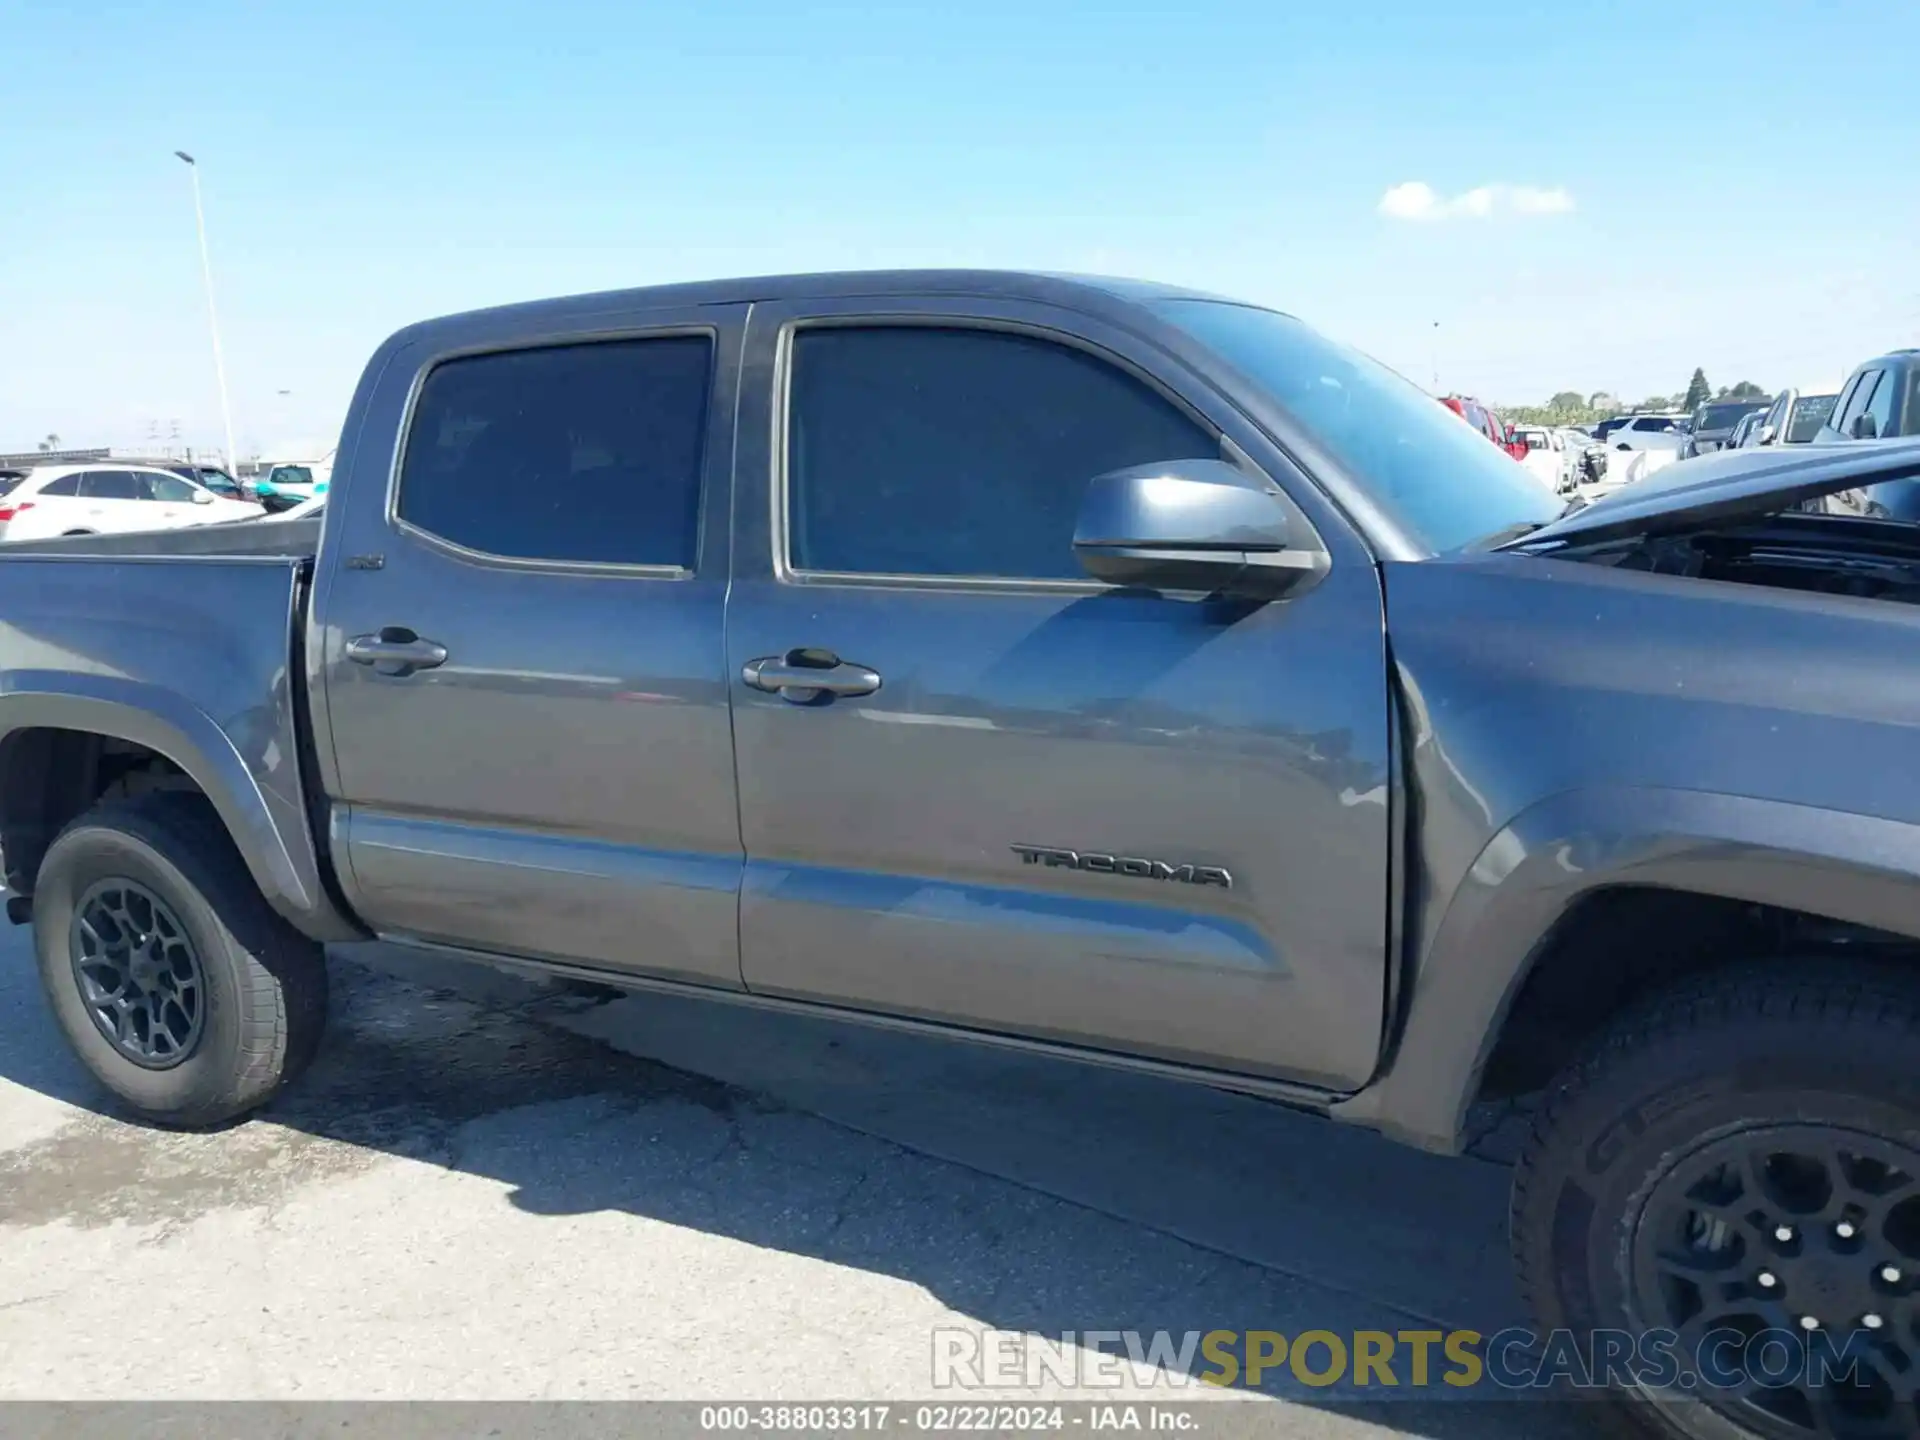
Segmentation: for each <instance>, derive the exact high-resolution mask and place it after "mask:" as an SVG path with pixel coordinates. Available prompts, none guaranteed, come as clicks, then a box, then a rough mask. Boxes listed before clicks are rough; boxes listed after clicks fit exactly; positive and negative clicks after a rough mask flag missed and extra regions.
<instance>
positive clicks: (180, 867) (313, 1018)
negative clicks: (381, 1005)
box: [33, 792, 327, 1127]
mask: <svg viewBox="0 0 1920 1440" xmlns="http://www.w3.org/2000/svg"><path fill="white" fill-rule="evenodd" d="M33 927H34V949H35V952H36V954H37V956H38V959H39V965H40V979H41V983H42V985H43V986H44V987H45V990H46V993H47V998H48V1000H49V1001H50V1002H51V1004H52V1006H53V1011H54V1015H55V1017H56V1018H57V1019H58V1021H59V1023H60V1027H61V1029H62V1030H63V1031H64V1032H65V1034H66V1037H67V1040H68V1042H69V1043H70V1044H71V1045H72V1046H73V1048H74V1051H75V1053H76V1054H77V1055H78V1056H79V1057H80V1060H81V1061H82V1062H83V1063H84V1064H85V1065H86V1067H87V1068H88V1069H89V1070H90V1071H92V1072H93V1074H94V1075H95V1077H97V1078H98V1079H99V1080H100V1082H101V1083H102V1084H104V1085H105V1086H106V1087H107V1088H108V1089H109V1090H111V1091H112V1092H113V1093H114V1094H115V1095H116V1096H118V1097H119V1098H120V1099H121V1100H122V1101H124V1102H125V1103H126V1104H127V1105H128V1106H129V1107H130V1108H132V1109H133V1110H134V1111H136V1112H137V1113H138V1114H140V1115H141V1116H143V1117H144V1118H146V1119H149V1120H152V1121H156V1122H158V1123H160V1124H165V1125H175V1126H182V1127H201V1126H209V1125H218V1124H221V1123H223V1122H225V1121H228V1120H231V1119H234V1118H236V1117H237V1116H240V1115H244V1114H246V1113H247V1112H248V1111H250V1110H253V1109H255V1108H257V1107H258V1106H260V1105H262V1104H265V1103H266V1101H267V1100H268V1099H270V1098H271V1097H272V1095H273V1094H274V1092H275V1091H276V1090H278V1089H279V1087H280V1086H281V1085H282V1084H283V1083H285V1082H286V1081H288V1080H291V1079H292V1078H293V1077H294V1076H295V1075H297V1074H298V1073H299V1072H300V1071H301V1070H302V1069H303V1068H304V1067H305V1066H306V1064H307V1062H308V1061H309V1060H310V1059H311V1058H312V1057H313V1054H314V1051H315V1050H316V1049H317V1048H318V1046H319V1041H320V1034H321V1031H322V1029H323V1028H324V1025H325V1021H326V1008H327V981H326V962H325V952H324V951H323V950H322V948H321V947H320V946H319V945H318V944H317V943H315V942H314V941H312V940H310V939H308V938H307V937H306V936H304V935H302V934H300V933H299V932H298V931H296V930H295V929H294V928H293V927H292V926H291V925H289V924H288V923H287V922H286V921H285V920H283V919H282V918H281V917H280V916H279V915H277V914H276V913H274V911H273V909H272V908H271V907H270V906H269V905H268V904H267V902H266V900H265V898H264V897H262V895H261V894H260V891H259V889H258V888H257V887H256V886H255V885H254V882H253V877H252V876H251V874H249V873H248V871H247V867H246V864H245V862H244V861H243V860H242V859H241V857H240V854H239V852H238V851H237V850H236V849H235V848H234V845H233V842H232V840H231V839H230V838H229V837H228V835H227V833H226V830H225V828H224V827H223V826H222V825H221V823H220V820H219V817H218V815H217V814H216V813H215V812H214V809H213V806H212V805H211V804H210V803H209V802H208V801H207V800H206V799H205V798H204V797H203V796H201V795H198V794H187V793H181V792H155V793H150V794H146V795H141V796H138V797H136V798H133V799H128V800H116V801H109V802H107V803H105V804H103V805H101V806H99V807H98V808H96V809H94V810H92V811H90V812H89V813H87V814H85V815H83V816H81V817H80V818H79V819H78V820H75V821H74V822H73V823H72V824H71V825H69V826H67V828H66V829H65V830H63V831H62V832H61V834H60V836H59V838H57V839H56V840H55V841H54V842H53V845H52V846H51V847H50V848H49V849H48V851H47V854H46V858H45V859H44V860H43V861H42V862H41V866H40V873H39V876H38V878H37V880H36V882H35V886H34V895H33Z"/></svg>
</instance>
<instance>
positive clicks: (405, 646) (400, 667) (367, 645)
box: [347, 625, 447, 675]
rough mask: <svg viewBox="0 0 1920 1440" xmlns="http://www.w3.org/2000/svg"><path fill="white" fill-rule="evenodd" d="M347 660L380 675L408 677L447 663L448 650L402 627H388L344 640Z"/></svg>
mask: <svg viewBox="0 0 1920 1440" xmlns="http://www.w3.org/2000/svg"><path fill="white" fill-rule="evenodd" d="M347 659H349V660H351V661H353V663H354V664H356V665H371V666H373V667H374V668H375V669H376V670H378V671H379V672H380V673H381V674H382V675H411V674H412V673H413V672H414V671H416V670H431V669H433V668H434V667H435V666H437V665H444V664H446V663H447V647H446V646H444V645H440V644H437V643H435V642H434V641H432V640H422V639H421V638H420V637H419V636H418V635H416V634H414V633H413V631H411V630H409V629H407V628H406V627H405V626H401V625H389V626H387V627H386V628H385V629H383V630H382V631H381V632H380V633H379V634H378V635H356V636H354V637H353V638H352V639H351V640H349V641H347Z"/></svg>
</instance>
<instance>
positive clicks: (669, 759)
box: [309, 305, 744, 989]
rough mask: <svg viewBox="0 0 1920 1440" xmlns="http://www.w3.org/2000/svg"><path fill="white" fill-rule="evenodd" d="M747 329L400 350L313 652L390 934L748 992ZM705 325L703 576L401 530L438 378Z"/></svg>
mask: <svg viewBox="0 0 1920 1440" xmlns="http://www.w3.org/2000/svg"><path fill="white" fill-rule="evenodd" d="M743 320H744V307H739V306H697V305H696V306H677V307H669V308H667V309H664V310H662V309H658V308H649V307H647V306H644V305H642V306H638V307H624V308H623V307H621V306H619V305H613V306H611V307H609V308H608V309H607V310H605V311H602V312H597V313H596V314H594V315H592V316H590V317H588V316H582V317H578V318H577V319H576V320H575V321H574V322H573V323H571V324H570V325H568V326H566V327H564V328H562V329H559V330H555V329H554V328H552V327H551V326H550V325H549V324H547V323H545V322H544V320H543V319H542V317H540V316H539V315H538V314H537V313H536V314H534V315H527V316H522V315H521V314H519V313H518V312H514V311H497V312H487V313H484V314H482V315H478V316H473V317H466V318H464V319H463V320H461V321H458V322H454V323H450V324H443V325H440V326H438V327H435V328H434V330H433V331H432V332H431V333H415V334H413V335H411V336H407V337H403V338H402V339H401V340H400V341H399V342H397V343H390V344H389V346H388V347H387V348H386V349H385V350H384V351H383V352H382V354H381V355H380V356H379V357H377V358H376V361H375V364H374V366H373V367H371V368H370V370H369V379H368V380H367V382H365V383H364V384H363V386H362V389H361V393H360V395H359V396H358V397H357V398H356V402H355V406H354V410H353V413H352V415H351V416H350V419H349V424H348V427H347V433H346V434H345V436H344V437H343V444H342V447H341V452H340V453H341V457H342V458H341V459H340V460H339V461H338V462H337V463H336V466H335V473H334V481H333V486H332V489H331V492H330V498H329V503H328V511H329V514H328V517H327V521H326V524H327V527H328V531H327V534H328V541H327V556H328V557H329V558H328V560H327V562H326V563H324V564H323V568H322V573H321V575H320V577H319V579H318V581H317V584H316V590H315V600H314V610H313V622H312V626H311V630H310V636H311V638H310V641H309V648H310V650H311V651H312V653H313V657H314V663H315V666H316V669H317V672H318V678H319V681H320V687H321V688H320V690H319V692H318V693H320V694H322V695H323V696H324V710H323V714H322V716H321V717H320V719H319V723H318V724H316V733H317V734H318V735H319V736H320V737H321V740H320V743H321V748H322V767H323V771H324V773H325V774H326V775H328V776H329V781H328V788H329V793H330V797H331V799H332V801H333V804H334V805H335V807H336V811H337V813H336V816H335V823H334V828H335V830H336V833H337V834H338V835H339V836H340V838H341V843H340V845H339V847H338V849H339V855H338V857H337V859H338V861H339V865H340V879H341V885H342V888H343V890H344V891H345V893H346V895H347V897H348V899H349V900H350V902H351V903H352V905H353V907H354V909H355V911H356V912H357V913H358V914H359V915H360V917H361V918H362V919H363V920H364V921H365V923H366V924H367V925H368V926H370V927H371V928H372V929H373V930H375V931H376V932H377V933H379V934H381V935H385V936H391V937H395V938H405V939H414V940H425V941H431V942H436V943H442V944H451V945H458V946H463V947H467V948H471V949H475V950H481V951H493V952H500V953H505V954H512V955H518V956H528V957H535V958H544V959H550V960H556V961H567V962H573V963H580V964H586V965H591V966H596V967H599V968H602V969H605V970H608V971H612V972H616V973H617V972H628V973H633V974H639V975H646V976H651V977H656V978H668V979H677V980H684V981H689V982H692V983H697V984H703V985H712V986H719V987H722V988H731V989H737V988H739V984H740V967H739V946H738V938H737V935H738V915H737V911H738V897H739V889H740V875H741V869H742V861H741V852H740V839H739V835H740V830H739V813H738V808H737V805H736V802H735V798H734V773H733V741H732V732H731V728H730V725H729V718H728V708H727V685H726V679H725V676H724V674H723V673H722V667H723V658H724V651H723V643H722V634H721V626H722V619H723V610H724V606H725V603H726V593H727V562H728V542H729V536H728V528H727V513H728V505H729V500H730V491H729V483H730V479H731V470H732V443H733V394H734V386H735V377H736V376H737V373H738V367H739V337H740V333H741V327H742V324H743ZM685 335H704V336H707V337H710V338H711V340H712V344H713V371H712V382H711V390H710V392H709V396H708V415H709V422H708V433H707V440H706V446H705V456H704V469H705V483H704V491H703V499H702V516H701V525H700V538H699V551H698V556H697V561H696V563H695V564H694V565H693V566H692V567H691V568H690V569H688V570H686V571H684V572H675V573H667V572H664V571H661V570H659V569H658V568H655V569H653V570H649V569H647V568H646V567H640V566H597V567H596V566H590V565H580V564H569V563H565V562H563V561H559V562H554V563H547V562H544V561H531V562H530V561H526V560H517V559H507V558H503V557H500V556H495V555H488V554H482V553H476V552H474V551H472V550H470V549H467V548H464V547H462V546H460V545H458V544H455V543H450V542H449V541H448V540H447V538H446V537H443V536H440V535H436V534H432V533H428V532H426V531H424V530H422V529H420V528H418V527H415V526H413V525H411V524H409V523H407V522H406V521H405V519H404V517H403V515H402V513H401V511H402V508H403V507H402V506H401V504H400V500H399V490H398V484H399V475H400V468H401V467H400V464H399V462H398V460H397V457H398V456H399V455H400V453H401V451H402V448H403V446H404V445H405V444H406V443H407V442H406V435H407V433H408V432H407V426H408V422H409V417H410V415H411V413H412V406H413V405H414V403H415V401H416V398H417V395H418V393H419V390H420V387H421V385H422V384H423V383H424V381H425V378H426V377H427V376H428V375H429V374H430V373H432V372H433V370H434V368H435V367H436V366H438V365H441V364H443V363H446V362H449V361H454V360H461V359H480V358H485V357H488V356H500V355H512V354H516V353H523V352H525V351H528V350H532V349H540V348H543V347H548V346H552V345H555V344H559V345H567V346H577V345H581V344H583V343H591V342H593V341H595V340H627V341H635V342H640V341H644V340H645V339H647V338H648V337H673V336H685ZM535 418H536V419H537V417H535ZM476 503H477V502H476ZM554 503H555V504H559V503H562V502H561V501H560V500H559V499H558V497H556V498H555V500H554ZM396 628H404V629H405V630H406V631H408V632H410V633H414V634H417V635H419V636H422V637H427V638H429V639H431V640H432V641H434V642H436V643H438V644H440V645H443V646H444V647H445V649H446V660H445V663H444V664H441V665H439V666H437V667H436V668H433V669H431V670H423V671H419V672H417V673H412V674H393V673H388V672H387V671H385V670H383V669H381V668H379V667H374V666H369V665H366V664H362V663H357V662H356V661H355V660H354V659H353V658H352V657H351V656H350V654H349V653H348V646H349V644H350V642H352V641H353V640H354V638H355V637H357V636H377V635H380V634H382V633H385V632H388V631H391V630H394V629H396Z"/></svg>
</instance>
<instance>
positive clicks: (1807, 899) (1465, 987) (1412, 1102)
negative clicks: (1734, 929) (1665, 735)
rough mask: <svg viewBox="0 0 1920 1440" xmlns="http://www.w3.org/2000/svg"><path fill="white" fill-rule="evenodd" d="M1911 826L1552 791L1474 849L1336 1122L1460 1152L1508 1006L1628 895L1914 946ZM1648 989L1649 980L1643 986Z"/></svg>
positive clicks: (1690, 794) (1631, 791)
mask: <svg viewBox="0 0 1920 1440" xmlns="http://www.w3.org/2000/svg"><path fill="white" fill-rule="evenodd" d="M1916 854H1920V825H1913V824H1908V823H1906V822H1903V821H1898V820H1891V819H1886V818H1883V817H1876V816H1862V815H1849V814H1842V813H1839V812H1836V811H1830V810H1822V809H1817V808H1814V807H1810V806H1805V805H1796V804H1790V803H1786V802H1782V801H1776V800H1767V799H1760V798H1754V797H1746V796H1731V795H1715V794H1709V793H1706V792H1701V791H1689V790H1676V789H1666V788H1653V787H1624V786H1623V787H1618V788H1609V789H1604V790H1601V789H1583V790H1571V791H1565V792H1562V793H1561V794H1558V795H1555V796H1552V797H1549V798H1547V799H1544V800H1542V801H1540V802H1538V803H1536V804H1534V805H1533V806H1531V807H1530V808H1528V809H1527V810H1525V811H1523V812H1522V813H1521V814H1520V815H1519V816H1517V817H1516V818H1515V819H1514V820H1513V821H1512V822H1511V823H1509V824H1508V825H1507V826H1505V827H1504V828H1503V829H1502V830H1500V831H1499V832H1498V833H1497V834H1496V835H1495V836H1494V837H1493V838H1492V840H1490V841H1489V842H1488V843H1487V844H1486V846H1485V847H1484V848H1483V849H1482V851H1481V853H1480V854H1479V856H1478V857H1477V858H1476V860H1475V863H1474V864H1473V866H1472V867H1471V869H1470V870H1469V871H1468V873H1467V876H1466V878H1465V879H1464V880H1463V881H1462V883H1461V884H1460V886H1459V887H1458V888H1457V889H1456V890H1455V892H1454V894H1453V895H1452V896H1451V897H1450V898H1446V899H1445V900H1444V906H1445V908H1444V913H1443V914H1442V916H1441V918H1440V919H1439V921H1438V924H1437V926H1435V927H1434V928H1433V929H1432V930H1431V939H1430V940H1429V941H1428V942H1427V943H1426V944H1425V945H1424V947H1423V948H1422V949H1421V950H1420V952H1419V953H1418V954H1417V956H1416V957H1414V958H1413V959H1412V961H1411V964H1410V970H1411V975H1410V977H1409V987H1408V995H1409V998H1408V1001H1407V1004H1406V1007H1405V1010H1404V1012H1403V1013H1404V1017H1405V1018H1404V1021H1403V1023H1402V1025H1401V1027H1400V1030H1399V1033H1398V1035H1397V1036H1396V1037H1395V1043H1394V1044H1393V1046H1392V1048H1391V1050H1390V1051H1389V1055H1388V1058H1387V1061H1386V1063H1385V1066H1384V1068H1383V1069H1382V1071H1381V1073H1380V1074H1379V1075H1378V1076H1376V1077H1375V1079H1374V1080H1373V1081H1372V1082H1371V1083H1370V1084H1369V1085H1367V1086H1366V1087H1365V1088H1364V1089H1362V1090H1361V1091H1359V1092H1357V1093H1356V1094H1355V1095H1353V1096H1352V1097H1350V1098H1349V1099H1347V1100H1345V1101H1342V1102H1339V1103H1337V1104H1336V1105H1335V1106H1334V1107H1333V1113H1334V1115H1335V1116H1336V1118H1339V1119H1342V1120H1348V1121H1352V1122H1354V1123H1358V1124H1362V1125H1366V1126H1369V1127H1371V1128H1375V1129H1379V1130H1381V1131H1383V1132H1386V1133H1388V1134H1390V1135H1392V1136H1394V1137H1395V1138H1397V1139H1401V1140H1404V1141H1408V1142H1410V1143H1413V1144H1416V1145H1419V1146H1421V1147H1423V1148H1426V1149H1432V1150H1441V1151H1454V1150H1457V1149H1459V1148H1460V1147H1461V1144H1462V1142H1463V1138H1464V1135H1465V1128H1466V1115H1467V1109H1468V1107H1469V1105H1470V1104H1471V1103H1472V1102H1473V1100H1474V1098H1475V1096H1476V1095H1477V1093H1478V1092H1479V1088H1480V1084H1481V1080H1482V1077H1483V1075H1484V1074H1485V1071H1486V1068H1487V1065H1488V1062H1489V1060H1490V1058H1491V1057H1492V1056H1493V1054H1494V1052H1495V1048H1496V1046H1497V1045H1498V1043H1499V1041H1500V1039H1501V1037H1502V1034H1503V1032H1504V1030H1505V1027H1506V1024H1507V1022H1508V1020H1509V1017H1510V1016H1511V1014H1512V1012H1513V1009H1514V1006H1515V1002H1516V1000H1517V998H1518V997H1519V996H1520V994H1521V993H1522V990H1523V987H1524V986H1525V984H1526V982H1527V980H1528V978H1529V976H1530V975H1532V974H1533V973H1534V971H1535V968H1536V966H1537V965H1539V964H1540V963H1541V962H1542V960H1543V958H1544V957H1546V956H1547V955H1549V954H1551V953H1552V952H1553V949H1554V946H1555V945H1556V943H1557V942H1558V940H1559V939H1560V938H1562V937H1564V935H1565V934H1566V927H1568V926H1570V925H1573V924H1576V923H1579V922H1580V921H1581V919H1582V917H1583V915H1584V916H1587V917H1590V916H1591V915H1592V913H1593V910H1592V908H1591V907H1593V906H1594V905H1595V904H1596V902H1598V901H1600V900H1602V899H1604V898H1605V897H1609V896H1613V895H1617V894H1621V893H1624V892H1635V893H1639V894H1653V895H1660V896H1670V897H1679V898H1692V899H1694V900H1697V901H1705V902H1709V903H1711V902H1720V903H1719V905H1718V906H1717V907H1716V908H1719V909H1720V910H1722V911H1723V912H1724V913H1725V914H1727V915H1728V916H1731V915H1732V914H1733V913H1734V912H1737V911H1740V910H1743V909H1764V910H1767V911H1773V912H1778V911H1790V912H1799V913H1801V914H1804V915H1807V916H1814V917H1821V918H1823V919H1826V920H1831V921H1835V922H1839V923H1841V924H1843V925H1852V926H1860V927H1865V928H1867V929H1870V930H1873V931H1877V932H1884V933H1886V934H1888V935H1891V936H1901V937H1907V938H1914V939H1920V903H1916V899H1915V882H1914V876H1913V862H1912V859H1911V857H1912V856H1914V855H1916ZM1656 978H1657V977H1656Z"/></svg>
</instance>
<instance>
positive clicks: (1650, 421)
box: [1630, 415, 1673, 434]
mask: <svg viewBox="0 0 1920 1440" xmlns="http://www.w3.org/2000/svg"><path fill="white" fill-rule="evenodd" d="M1630 428H1631V429H1634V430H1642V431H1646V430H1651V431H1657V432H1659V433H1662V434H1664V433H1666V432H1668V431H1671V430H1672V429H1673V421H1671V420H1669V419H1668V418H1667V417H1666V416H1664V415H1643V416H1641V417H1640V418H1639V419H1638V420H1636V421H1634V422H1633V424H1632V426H1631V427H1630Z"/></svg>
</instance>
